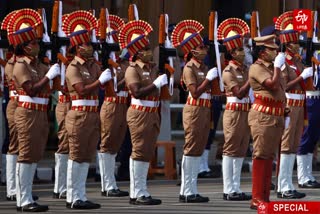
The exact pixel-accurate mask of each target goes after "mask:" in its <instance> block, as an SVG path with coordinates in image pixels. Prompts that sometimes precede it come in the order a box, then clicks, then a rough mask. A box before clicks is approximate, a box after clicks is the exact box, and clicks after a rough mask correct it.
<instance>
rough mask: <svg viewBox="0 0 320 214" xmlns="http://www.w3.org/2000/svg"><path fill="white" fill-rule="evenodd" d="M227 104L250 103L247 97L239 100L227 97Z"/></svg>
mask: <svg viewBox="0 0 320 214" xmlns="http://www.w3.org/2000/svg"><path fill="white" fill-rule="evenodd" d="M227 103H250V99H249V97H244V98H242V99H239V98H237V97H227Z"/></svg>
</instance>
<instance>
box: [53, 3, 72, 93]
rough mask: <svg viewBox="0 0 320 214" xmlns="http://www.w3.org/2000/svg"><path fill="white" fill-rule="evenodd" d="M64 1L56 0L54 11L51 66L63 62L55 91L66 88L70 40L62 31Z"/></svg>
mask: <svg viewBox="0 0 320 214" xmlns="http://www.w3.org/2000/svg"><path fill="white" fill-rule="evenodd" d="M61 25H62V1H60V0H55V1H54V5H53V11H52V24H51V38H50V39H51V47H50V48H51V52H52V55H51V64H54V63H57V62H58V60H59V61H60V62H62V65H61V76H60V77H56V78H55V79H54V80H53V89H55V90H63V88H64V86H65V67H66V65H67V64H68V59H67V58H66V47H67V46H68V45H69V39H68V38H66V36H65V35H64V33H63V31H62V29H61Z"/></svg>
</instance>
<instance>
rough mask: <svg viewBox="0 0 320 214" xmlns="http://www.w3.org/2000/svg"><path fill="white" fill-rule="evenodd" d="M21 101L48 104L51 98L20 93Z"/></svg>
mask: <svg viewBox="0 0 320 214" xmlns="http://www.w3.org/2000/svg"><path fill="white" fill-rule="evenodd" d="M19 102H28V103H36V104H41V105H48V103H49V98H42V97H30V96H27V95H20V96H19Z"/></svg>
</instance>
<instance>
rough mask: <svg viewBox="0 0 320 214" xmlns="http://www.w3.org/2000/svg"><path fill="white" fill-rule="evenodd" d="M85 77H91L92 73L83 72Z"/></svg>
mask: <svg viewBox="0 0 320 214" xmlns="http://www.w3.org/2000/svg"><path fill="white" fill-rule="evenodd" d="M82 73H83V74H84V75H86V76H90V73H89V72H87V71H84V72H82Z"/></svg>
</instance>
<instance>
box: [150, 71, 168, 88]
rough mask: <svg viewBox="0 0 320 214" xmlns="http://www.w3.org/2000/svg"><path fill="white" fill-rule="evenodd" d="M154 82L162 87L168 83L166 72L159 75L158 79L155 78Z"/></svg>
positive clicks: (158, 86)
mask: <svg viewBox="0 0 320 214" xmlns="http://www.w3.org/2000/svg"><path fill="white" fill-rule="evenodd" d="M153 84H154V85H155V86H156V87H157V88H158V89H160V88H161V87H162V86H164V85H167V84H168V78H167V75H166V74H162V75H160V76H158V77H157V79H155V80H154V81H153Z"/></svg>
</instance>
